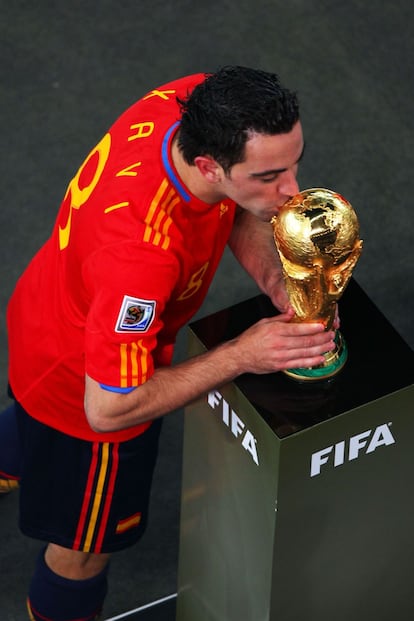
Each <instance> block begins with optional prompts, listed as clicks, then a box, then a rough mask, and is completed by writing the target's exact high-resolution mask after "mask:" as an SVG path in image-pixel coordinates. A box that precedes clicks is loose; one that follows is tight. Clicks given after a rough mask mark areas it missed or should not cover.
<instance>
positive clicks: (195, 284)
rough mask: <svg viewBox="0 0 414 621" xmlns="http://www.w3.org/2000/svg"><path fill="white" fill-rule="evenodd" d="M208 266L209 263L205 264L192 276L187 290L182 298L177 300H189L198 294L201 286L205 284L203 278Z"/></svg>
mask: <svg viewBox="0 0 414 621" xmlns="http://www.w3.org/2000/svg"><path fill="white" fill-rule="evenodd" d="M208 265H209V261H207V262H206V263H204V265H203V266H202V267H200V269H199V270H197V271H196V272H195V273H194V274H193V275H192V276H191V278H190V280H189V281H188V284H187V287H186V289H185V290H184V291H183V292H182V294H181V295H180V297H179V298H177V299H178V300H180V301H181V300H187V299H188V298H191V296H192V295H194V294H195V293H197V291H198V290H199V289H200V287H201V285H202V284H203V278H204V275H205V273H206V271H207V268H208Z"/></svg>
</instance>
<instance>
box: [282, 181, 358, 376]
mask: <svg viewBox="0 0 414 621" xmlns="http://www.w3.org/2000/svg"><path fill="white" fill-rule="evenodd" d="M271 224H272V226H273V234H274V239H275V244H276V248H277V251H278V253H279V257H280V260H281V263H282V269H283V276H284V279H285V284H286V289H287V292H288V296H289V300H290V303H291V305H292V307H293V309H294V310H295V313H296V316H295V318H294V319H293V320H292V321H322V322H323V323H324V324H325V326H326V329H327V330H330V329H331V328H332V326H333V323H334V319H335V314H336V303H337V301H338V300H339V298H340V297H341V296H342V294H343V292H344V290H345V288H346V286H347V284H348V282H349V279H350V278H351V275H352V270H353V269H354V267H355V265H356V263H357V261H358V259H359V257H360V254H361V250H362V240H360V239H359V224H358V219H357V216H356V214H355V211H354V210H353V208H352V206H351V205H350V203H349V202H348V201H347V200H345V198H343V197H342V196H341V195H340V194H338V193H336V192H333V191H332V190H327V189H325V188H312V189H309V190H303V191H302V192H299V193H298V194H296V195H295V196H293V197H292V198H291V199H289V200H288V201H287V202H286V203H285V204H284V205H283V206H282V207H281V209H280V211H279V213H278V215H277V216H274V217H273V218H272V220H271ZM335 344H336V347H335V349H334V351H332V352H328V353H326V354H325V362H324V363H323V364H322V365H319V366H318V367H312V368H302V369H288V370H287V371H285V373H286V374H287V375H289V376H290V377H293V378H294V379H297V380H299V381H312V380H322V379H325V378H329V377H332V376H333V375H336V374H337V373H338V372H339V371H340V370H341V369H342V367H343V366H344V364H345V362H346V360H347V357H348V352H347V346H346V342H345V339H344V338H343V336H342V334H341V333H340V332H339V330H336V333H335Z"/></svg>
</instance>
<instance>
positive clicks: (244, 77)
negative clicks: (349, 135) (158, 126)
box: [178, 66, 299, 174]
mask: <svg viewBox="0 0 414 621" xmlns="http://www.w3.org/2000/svg"><path fill="white" fill-rule="evenodd" d="M178 103H179V105H180V109H181V126H180V132H179V139H178V146H179V148H180V150H181V153H182V156H183V158H184V160H185V161H186V162H187V163H188V164H193V163H194V159H195V158H196V157H197V156H198V155H210V156H211V157H212V158H214V159H215V160H216V161H217V162H218V163H219V164H220V166H222V168H223V169H224V171H225V173H226V174H228V173H229V171H230V169H231V167H232V166H233V165H234V164H237V163H238V162H242V161H243V159H244V155H245V144H246V141H247V140H248V139H249V136H250V135H251V134H252V133H259V134H270V135H272V134H284V133H287V132H289V131H290V130H291V129H292V127H293V126H294V124H295V123H296V121H297V120H298V119H299V104H298V100H297V96H296V94H295V93H293V92H291V91H289V90H288V89H286V88H284V87H283V86H282V85H281V84H280V81H279V77H278V76H277V75H276V74H275V73H268V72H266V71H261V70H258V69H250V68H248V67H240V66H228V67H223V68H222V69H220V70H219V71H217V72H216V73H212V74H207V75H206V79H205V81H204V82H202V83H201V84H198V85H197V86H196V87H195V89H194V90H193V91H192V93H190V95H189V96H188V97H187V99H184V100H180V99H178Z"/></svg>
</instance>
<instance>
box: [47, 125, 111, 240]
mask: <svg viewBox="0 0 414 621" xmlns="http://www.w3.org/2000/svg"><path fill="white" fill-rule="evenodd" d="M110 148H111V136H110V134H105V136H104V137H103V138H102V140H101V141H100V142H99V143H98V144H97V145H96V147H95V148H94V149H92V151H91V152H90V153H89V155H88V157H87V158H86V160H85V161H84V162H83V164H82V166H81V167H80V168H79V170H78V172H77V173H76V175H75V176H74V178H73V179H72V181H71V182H70V184H69V186H68V189H67V190H66V194H65V199H64V200H66V198H67V197H68V196H69V195H70V206H69V215H68V219H67V221H66V224H65V226H63V227H61V226H59V248H60V249H61V250H64V249H65V248H66V247H67V246H68V244H69V237H70V231H71V226H72V213H73V210H74V209H79V208H80V207H82V205H83V204H84V203H86V201H87V200H88V198H89V197H90V195H91V194H92V192H93V191H94V189H95V188H96V186H97V184H98V181H99V179H100V178H101V175H102V172H103V170H104V168H105V164H106V162H107V161H108V156H109V151H110ZM96 155H97V156H98V159H97V162H96V168H95V171H94V173H93V176H92V179H91V180H90V181H88V184H87V185H85V186H83V185H82V187H80V185H81V184H80V183H79V181H80V178H81V175H82V173H83V171H84V170H85V168H86V166H87V164H88V163H89V162H90V160H91V158H92V157H94V156H96Z"/></svg>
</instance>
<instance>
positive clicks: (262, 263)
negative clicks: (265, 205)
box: [229, 209, 290, 311]
mask: <svg viewBox="0 0 414 621" xmlns="http://www.w3.org/2000/svg"><path fill="white" fill-rule="evenodd" d="M229 246H230V248H231V250H232V252H233V254H234V255H235V257H236V258H237V260H238V261H239V263H240V264H241V265H242V266H243V267H244V269H245V270H246V271H247V273H248V274H249V275H250V276H251V277H252V278H253V280H254V281H255V282H256V283H257V285H258V286H259V288H260V290H261V291H263V293H266V294H267V295H268V296H269V297H270V299H271V300H272V302H273V304H274V305H275V306H276V308H278V309H279V310H280V311H286V310H287V309H288V308H289V307H290V305H289V300H288V297H287V293H286V288H285V284H284V281H283V275H282V266H281V263H280V259H279V255H278V253H277V250H276V246H275V242H274V239H273V229H272V225H271V224H270V223H269V222H263V221H262V220H259V219H258V218H256V216H254V215H253V214H251V213H250V212H249V211H246V210H245V209H239V211H238V212H237V213H236V217H235V220H234V225H233V230H232V233H231V237H230V239H229Z"/></svg>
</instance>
